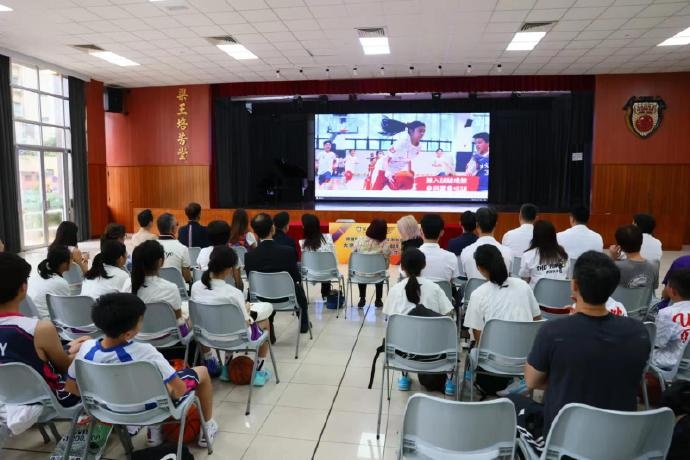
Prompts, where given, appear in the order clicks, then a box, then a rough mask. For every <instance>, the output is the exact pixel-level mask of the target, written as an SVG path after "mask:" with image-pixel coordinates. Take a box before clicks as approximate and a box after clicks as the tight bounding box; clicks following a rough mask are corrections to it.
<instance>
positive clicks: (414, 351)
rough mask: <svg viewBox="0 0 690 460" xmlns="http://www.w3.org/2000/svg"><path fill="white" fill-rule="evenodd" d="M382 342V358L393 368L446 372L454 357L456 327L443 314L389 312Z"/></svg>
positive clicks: (455, 360)
mask: <svg viewBox="0 0 690 460" xmlns="http://www.w3.org/2000/svg"><path fill="white" fill-rule="evenodd" d="M385 344H386V360H387V362H388V363H389V365H390V366H392V367H394V368H396V369H402V370H413V369H414V370H415V371H419V372H444V371H450V370H452V369H454V368H455V365H456V363H457V358H458V329H457V327H456V326H455V323H454V322H453V320H452V319H451V318H449V317H447V316H441V317H434V318H426V317H421V316H407V315H397V314H396V315H391V316H390V317H389V318H388V325H387V327H386V342H385ZM413 355H414V356H413ZM432 357H433V358H432ZM421 358H423V359H421Z"/></svg>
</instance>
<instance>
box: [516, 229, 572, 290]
mask: <svg viewBox="0 0 690 460" xmlns="http://www.w3.org/2000/svg"><path fill="white" fill-rule="evenodd" d="M531 226H532V228H533V234H532V237H531V238H530V239H531V243H530V245H529V247H528V249H527V251H525V252H524V253H523V254H522V258H521V259H520V273H519V275H520V278H522V279H523V280H525V281H527V282H528V283H529V285H530V287H531V288H532V289H534V286H536V285H537V282H538V281H539V280H540V279H542V278H547V279H552V280H564V279H566V278H567V276H568V262H569V259H568V253H567V252H565V249H563V246H561V245H560V244H558V240H557V239H556V227H554V226H553V224H552V223H551V222H549V221H548V220H538V221H537V222H535V223H534V225H531Z"/></svg>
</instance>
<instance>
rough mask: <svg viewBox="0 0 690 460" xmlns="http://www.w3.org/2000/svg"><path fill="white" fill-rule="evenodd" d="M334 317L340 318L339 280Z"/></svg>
mask: <svg viewBox="0 0 690 460" xmlns="http://www.w3.org/2000/svg"><path fill="white" fill-rule="evenodd" d="M335 317H336V319H337V318H340V281H338V295H337V296H336V298H335Z"/></svg>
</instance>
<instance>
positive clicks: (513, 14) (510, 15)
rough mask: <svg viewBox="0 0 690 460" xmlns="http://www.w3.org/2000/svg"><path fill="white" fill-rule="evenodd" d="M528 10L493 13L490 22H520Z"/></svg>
mask: <svg viewBox="0 0 690 460" xmlns="http://www.w3.org/2000/svg"><path fill="white" fill-rule="evenodd" d="M527 13H529V11H528V10H509V11H494V14H492V15H491V22H522V21H524V19H525V18H526V17H527Z"/></svg>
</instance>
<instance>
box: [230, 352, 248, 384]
mask: <svg viewBox="0 0 690 460" xmlns="http://www.w3.org/2000/svg"><path fill="white" fill-rule="evenodd" d="M253 369H254V360H253V359H252V358H250V357H249V356H245V355H241V356H238V357H236V358H234V359H233V360H232V361H230V365H229V367H228V375H229V376H230V381H231V382H232V383H234V384H235V385H249V384H250V383H251V380H252V370H253Z"/></svg>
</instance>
